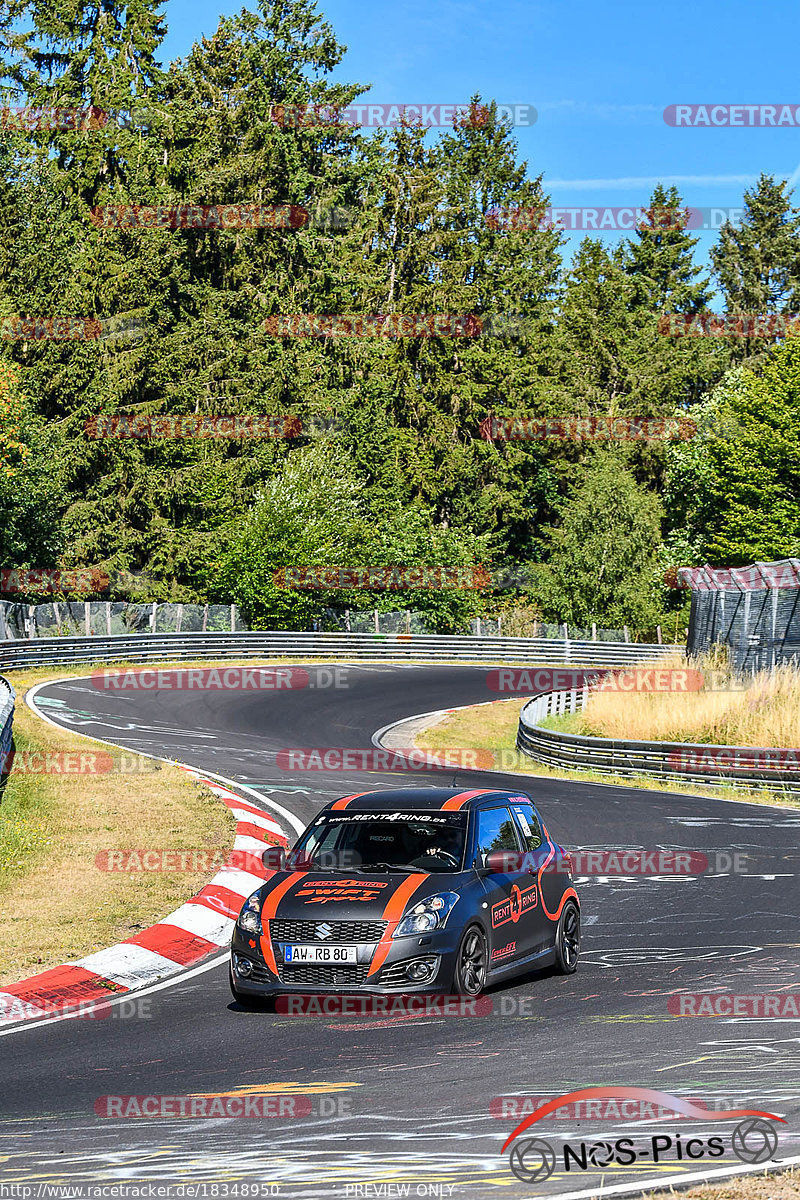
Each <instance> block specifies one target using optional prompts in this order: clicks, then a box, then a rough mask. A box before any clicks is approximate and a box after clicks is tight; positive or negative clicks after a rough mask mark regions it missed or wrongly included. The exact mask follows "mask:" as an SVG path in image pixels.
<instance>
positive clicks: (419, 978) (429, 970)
mask: <svg viewBox="0 0 800 1200" xmlns="http://www.w3.org/2000/svg"><path fill="white" fill-rule="evenodd" d="M432 974H433V963H431V962H410V963H409V964H408V966H407V967H406V978H407V979H413V980H414V982H415V983H422V982H423V980H425V979H430V977H431V975H432Z"/></svg>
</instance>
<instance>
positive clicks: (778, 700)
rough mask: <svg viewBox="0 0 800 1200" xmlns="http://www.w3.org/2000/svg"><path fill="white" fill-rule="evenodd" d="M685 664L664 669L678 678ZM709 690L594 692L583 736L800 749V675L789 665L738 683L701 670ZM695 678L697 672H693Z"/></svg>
mask: <svg viewBox="0 0 800 1200" xmlns="http://www.w3.org/2000/svg"><path fill="white" fill-rule="evenodd" d="M685 666H686V664H685V663H683V662H682V661H681V660H677V659H676V660H675V662H667V663H663V664H660V668H661V669H667V670H669V669H670V668H671V669H672V670H673V672H674V674H673V675H672V676H671V678H672V679H678V678H679V676H678V672H679V671H680V670H681V669H685ZM700 674H701V675H702V676H703V681H704V686H703V688H702V690H692V691H661V692H645V691H618V690H601V691H595V692H593V693H592V694H591V696H590V697H589V700H588V702H587V704H586V707H585V708H584V710H583V714H582V716H581V720H580V724H581V727H582V731H583V732H584V733H591V734H595V735H596V736H598V737H612V738H622V739H635V740H640V741H659V742H704V743H719V744H721V745H728V746H780V747H783V748H784V749H793V748H795V747H797V746H800V671H797V670H795V669H793V668H792V667H790V666H784V667H778V668H777V669H776V670H775V672H774V673H772V674H770V673H769V672H763V673H761V674H759V675H756V676H755V678H754V679H752V680H749V681H748V682H747V686H746V687H745V686H743V684H742V683H736V682H735V681H733V680H732V678H731V676H730V675H729V674H728V673H727V672H724V671H719V670H714V669H713V668H709V667H708V666H706V667H701V670H700ZM689 675H690V677H696V676H697V672H692V671H690V672H689Z"/></svg>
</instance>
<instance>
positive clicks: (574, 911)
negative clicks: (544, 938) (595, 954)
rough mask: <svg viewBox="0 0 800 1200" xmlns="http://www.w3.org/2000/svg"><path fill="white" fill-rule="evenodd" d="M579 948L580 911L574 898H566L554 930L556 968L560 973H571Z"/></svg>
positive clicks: (574, 966) (575, 967)
mask: <svg viewBox="0 0 800 1200" xmlns="http://www.w3.org/2000/svg"><path fill="white" fill-rule="evenodd" d="M580 950H581V913H580V909H579V908H578V906H577V904H576V903H575V901H574V900H568V901H567V903H566V904H565V905H564V909H563V912H562V913H561V917H560V919H559V922H558V929H557V930H556V962H555V966H556V970H557V971H558V973H559V974H560V975H572V974H573V972H574V971H575V970H576V969H577V966H578V956H579V955H580Z"/></svg>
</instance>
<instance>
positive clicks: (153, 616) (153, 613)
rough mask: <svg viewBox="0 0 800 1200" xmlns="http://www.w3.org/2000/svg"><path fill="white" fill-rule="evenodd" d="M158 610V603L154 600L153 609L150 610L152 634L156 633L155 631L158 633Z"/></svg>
mask: <svg viewBox="0 0 800 1200" xmlns="http://www.w3.org/2000/svg"><path fill="white" fill-rule="evenodd" d="M157 608H158V602H157V601H156V600H154V601H153V607H152V608H151V609H150V632H151V633H155V631H156V609H157Z"/></svg>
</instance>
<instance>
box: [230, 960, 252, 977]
mask: <svg viewBox="0 0 800 1200" xmlns="http://www.w3.org/2000/svg"><path fill="white" fill-rule="evenodd" d="M233 964H234V967H235V968H236V974H237V975H241V977H242V979H247V976H248V975H252V974H253V964H252V963H251V962H250V960H249V959H247V958H235V959H234V960H233Z"/></svg>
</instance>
